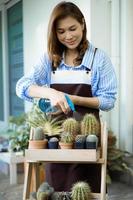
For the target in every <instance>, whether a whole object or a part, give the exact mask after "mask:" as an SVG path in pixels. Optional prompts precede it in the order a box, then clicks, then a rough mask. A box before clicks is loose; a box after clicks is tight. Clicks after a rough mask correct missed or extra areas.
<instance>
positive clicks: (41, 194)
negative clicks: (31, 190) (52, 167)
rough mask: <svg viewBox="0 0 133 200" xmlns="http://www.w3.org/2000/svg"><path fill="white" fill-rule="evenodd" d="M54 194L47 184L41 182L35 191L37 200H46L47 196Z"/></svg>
mask: <svg viewBox="0 0 133 200" xmlns="http://www.w3.org/2000/svg"><path fill="white" fill-rule="evenodd" d="M53 192H54V188H53V187H51V186H50V185H49V184H48V183H47V182H43V183H42V184H41V185H40V187H39V188H38V190H37V200H48V198H49V196H50V195H51V194H52V193H53Z"/></svg>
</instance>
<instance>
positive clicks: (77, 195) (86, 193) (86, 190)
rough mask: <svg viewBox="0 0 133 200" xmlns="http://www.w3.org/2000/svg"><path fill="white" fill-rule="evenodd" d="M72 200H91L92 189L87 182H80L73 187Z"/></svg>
mask: <svg viewBox="0 0 133 200" xmlns="http://www.w3.org/2000/svg"><path fill="white" fill-rule="evenodd" d="M71 190H72V194H71V198H72V200H91V199H92V198H91V189H90V186H89V184H88V183H87V182H83V181H79V182H77V183H75V184H74V185H73V187H72V189H71Z"/></svg>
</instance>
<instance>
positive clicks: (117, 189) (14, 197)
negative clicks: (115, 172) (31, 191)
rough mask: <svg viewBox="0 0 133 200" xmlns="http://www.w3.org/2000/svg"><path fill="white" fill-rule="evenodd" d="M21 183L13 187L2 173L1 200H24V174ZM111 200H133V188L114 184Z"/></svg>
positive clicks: (0, 177)
mask: <svg viewBox="0 0 133 200" xmlns="http://www.w3.org/2000/svg"><path fill="white" fill-rule="evenodd" d="M18 181H19V183H18V184H17V185H14V186H11V185H10V184H9V177H7V176H5V175H3V174H1V173H0V200H22V194H23V174H19V179H18ZM108 194H109V200H133V188H132V187H130V186H127V185H125V184H122V183H119V182H114V183H113V184H111V185H110V186H109V187H108Z"/></svg>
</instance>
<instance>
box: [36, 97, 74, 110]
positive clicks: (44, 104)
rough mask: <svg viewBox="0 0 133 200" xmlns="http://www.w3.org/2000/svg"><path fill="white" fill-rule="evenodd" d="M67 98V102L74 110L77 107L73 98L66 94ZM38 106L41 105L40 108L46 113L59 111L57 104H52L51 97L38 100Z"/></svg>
mask: <svg viewBox="0 0 133 200" xmlns="http://www.w3.org/2000/svg"><path fill="white" fill-rule="evenodd" d="M65 98H66V100H67V103H68V105H69V107H70V109H71V110H72V111H73V112H74V111H75V107H74V104H73V102H72V101H71V99H70V98H69V96H68V95H65ZM38 106H39V108H40V110H41V111H43V112H45V113H52V112H57V111H58V108H57V107H56V106H52V105H51V102H50V100H49V99H45V98H41V99H40V100H39V102H38Z"/></svg>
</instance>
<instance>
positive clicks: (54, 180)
mask: <svg viewBox="0 0 133 200" xmlns="http://www.w3.org/2000/svg"><path fill="white" fill-rule="evenodd" d="M95 52H96V50H95ZM95 52H94V56H93V60H92V64H91V69H92V66H93V61H94V57H95ZM62 79H63V84H62ZM69 82H71V83H69ZM51 87H52V88H54V89H57V90H59V91H62V92H65V93H67V94H72V95H78V96H83V97H92V90H91V71H90V70H89V69H86V70H78V71H76V70H60V71H58V70H57V71H53V72H52V74H51ZM75 109H76V113H74V118H76V119H77V120H78V121H80V120H82V118H83V116H84V115H85V114H86V113H93V114H94V115H95V116H96V117H97V119H98V120H99V110H98V109H92V108H87V107H83V106H77V105H76V106H75ZM63 117H65V118H68V117H73V113H72V112H70V113H69V115H63ZM45 169H46V181H47V182H48V183H49V184H50V185H51V186H52V187H54V189H55V191H70V190H71V188H72V185H73V184H74V183H75V182H77V181H86V182H88V183H89V185H90V187H91V190H92V192H100V181H101V166H100V165H99V164H59V163H50V164H47V165H46V168H45Z"/></svg>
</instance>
